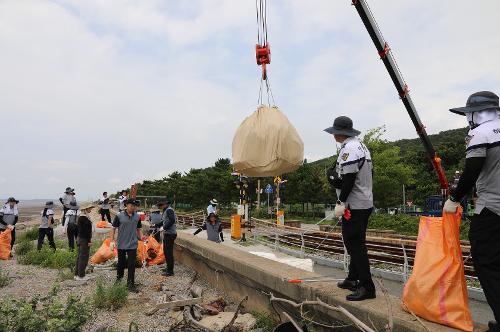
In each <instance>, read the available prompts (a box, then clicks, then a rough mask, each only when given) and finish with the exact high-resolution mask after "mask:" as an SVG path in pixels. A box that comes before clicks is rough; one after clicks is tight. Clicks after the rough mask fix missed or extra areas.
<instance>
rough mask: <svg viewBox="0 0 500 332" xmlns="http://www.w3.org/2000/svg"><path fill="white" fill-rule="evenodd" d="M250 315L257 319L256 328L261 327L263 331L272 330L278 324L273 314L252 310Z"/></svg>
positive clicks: (268, 331) (269, 331)
mask: <svg viewBox="0 0 500 332" xmlns="http://www.w3.org/2000/svg"><path fill="white" fill-rule="evenodd" d="M252 315H253V316H254V317H255V319H256V320H257V323H256V325H255V327H256V328H261V329H262V330H263V331H264V332H272V331H273V330H274V328H275V327H276V326H278V325H279V323H280V322H279V320H277V319H276V317H275V316H273V315H271V314H268V313H265V312H259V311H253V312H252Z"/></svg>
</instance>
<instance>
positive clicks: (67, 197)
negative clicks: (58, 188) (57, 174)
mask: <svg viewBox="0 0 500 332" xmlns="http://www.w3.org/2000/svg"><path fill="white" fill-rule="evenodd" d="M59 202H61V204H62V205H63V216H62V225H63V226H64V223H65V222H66V220H65V219H66V212H67V211H68V210H69V208H70V207H69V203H71V202H75V203H76V198H75V189H74V188H71V187H67V188H66V190H65V191H64V195H63V196H62V197H60V198H59Z"/></svg>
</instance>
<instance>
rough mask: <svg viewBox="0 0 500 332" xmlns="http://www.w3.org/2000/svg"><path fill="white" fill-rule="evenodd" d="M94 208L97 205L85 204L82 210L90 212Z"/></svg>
mask: <svg viewBox="0 0 500 332" xmlns="http://www.w3.org/2000/svg"><path fill="white" fill-rule="evenodd" d="M92 208H95V205H94V204H91V203H87V204H83V205H82V207H80V210H88V209H92Z"/></svg>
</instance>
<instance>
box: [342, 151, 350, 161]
mask: <svg viewBox="0 0 500 332" xmlns="http://www.w3.org/2000/svg"><path fill="white" fill-rule="evenodd" d="M340 158H341V159H342V160H343V161H346V160H347V158H349V153H347V152H346V153H344V154H342V156H341V157H340Z"/></svg>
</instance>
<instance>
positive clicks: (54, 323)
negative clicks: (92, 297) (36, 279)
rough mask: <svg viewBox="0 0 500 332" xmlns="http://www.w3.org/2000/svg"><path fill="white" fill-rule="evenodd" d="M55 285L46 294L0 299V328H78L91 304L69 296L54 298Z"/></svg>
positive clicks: (88, 312) (59, 329) (12, 329)
mask: <svg viewBox="0 0 500 332" xmlns="http://www.w3.org/2000/svg"><path fill="white" fill-rule="evenodd" d="M57 292H58V289H57V288H56V287H54V288H53V290H52V291H51V292H50V293H49V295H47V296H46V297H43V298H39V297H33V298H31V299H29V300H27V299H16V298H13V297H6V298H2V299H0V331H1V332H4V331H33V332H38V331H40V332H44V331H49V332H56V331H81V328H82V326H83V325H84V324H85V322H86V321H87V320H88V319H89V318H90V316H91V313H92V307H91V303H90V301H88V300H81V299H80V298H79V297H75V296H73V295H70V296H68V297H67V298H66V301H64V302H63V301H61V300H58V299H57Z"/></svg>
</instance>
